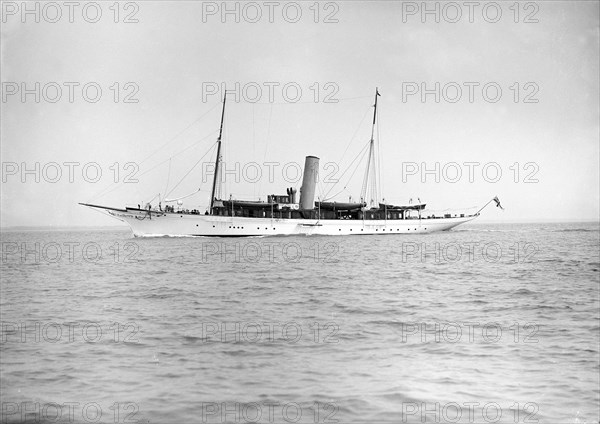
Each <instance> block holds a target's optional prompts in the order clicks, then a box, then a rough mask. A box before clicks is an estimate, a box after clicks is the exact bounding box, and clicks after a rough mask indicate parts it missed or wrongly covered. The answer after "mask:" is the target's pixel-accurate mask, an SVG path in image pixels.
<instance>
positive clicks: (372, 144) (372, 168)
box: [361, 88, 380, 206]
mask: <svg viewBox="0 0 600 424" xmlns="http://www.w3.org/2000/svg"><path fill="white" fill-rule="evenodd" d="M379 96H380V94H379V89H378V88H375V105H374V106H373V125H372V127H371V141H370V143H369V159H368V160H367V171H366V172H365V178H364V180H363V187H362V193H361V197H362V201H363V202H367V205H368V204H369V200H373V199H367V198H366V196H367V194H370V195H371V196H372V197H375V201H376V202H377V201H378V199H377V179H376V175H377V173H376V172H375V141H374V136H375V123H376V121H377V97H379ZM370 173H372V174H373V175H372V178H371V181H370V182H371V192H370V193H367V188H368V184H369V174H370ZM377 206H379V205H377Z"/></svg>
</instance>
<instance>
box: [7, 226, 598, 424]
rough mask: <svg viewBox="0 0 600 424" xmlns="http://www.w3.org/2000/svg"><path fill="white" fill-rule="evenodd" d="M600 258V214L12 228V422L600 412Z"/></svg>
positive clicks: (515, 417)
mask: <svg viewBox="0 0 600 424" xmlns="http://www.w3.org/2000/svg"><path fill="white" fill-rule="evenodd" d="M599 262H600V260H599V227H598V223H568V224H567V223H563V224H560V223H556V224H501V225H500V224H498V225H492V224H482V223H475V224H467V225H464V226H461V227H458V228H456V229H454V230H452V231H449V232H443V233H435V234H429V235H380V236H342V237H296V236H292V237H265V238H247V239H229V238H226V239H225V238H223V239H221V238H133V237H132V235H131V232H130V231H128V230H126V229H122V230H121V229H117V230H115V229H110V230H86V231H83V230H78V231H5V232H3V234H2V263H1V270H2V282H1V312H0V321H1V325H2V327H1V334H0V335H1V343H0V353H1V359H0V373H1V377H2V378H1V385H0V391H1V393H0V394H1V398H2V400H1V402H2V422H11V423H12V422H44V423H45V422H78V423H79V422H106V423H115V422H138V423H147V422H150V423H201V422H212V423H216V422H218V423H228V422H231V423H246V422H248V423H250V422H259V423H262V422H264V423H287V422H297V423H335V422H338V423H380V422H381V423H388V422H389V423H392V422H393V423H401V422H461V423H462V422H464V423H468V422H476V423H487V422H506V423H509V422H510V423H514V422H523V423H534V422H540V423H553V424H554V423H598V422H599V412H598V411H599V405H600V402H599V375H600V373H599V371H600V370H599V360H600V353H599V337H600V336H599V333H600V327H599V325H600V322H599V307H600V305H599V284H600V281H599V280H600V277H599V276H600V274H599V272H598V270H599V268H600V263H599ZM36 420H37V421H36Z"/></svg>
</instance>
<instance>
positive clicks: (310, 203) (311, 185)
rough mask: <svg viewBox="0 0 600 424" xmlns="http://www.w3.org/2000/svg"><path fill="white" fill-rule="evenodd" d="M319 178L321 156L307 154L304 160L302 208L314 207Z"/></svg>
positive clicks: (301, 194) (301, 190) (301, 191)
mask: <svg viewBox="0 0 600 424" xmlns="http://www.w3.org/2000/svg"><path fill="white" fill-rule="evenodd" d="M318 178H319V158H318V157H316V156H307V157H306V161H305V162H304V176H303V178H302V187H300V209H314V207H315V187H316V185H317V179H318Z"/></svg>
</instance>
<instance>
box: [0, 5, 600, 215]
mask: <svg viewBox="0 0 600 424" xmlns="http://www.w3.org/2000/svg"><path fill="white" fill-rule="evenodd" d="M421 4H422V3H421V2H392V1H385V2H383V1H382V2H373V1H369V2H360V1H352V2H329V3H320V4H317V6H318V7H316V6H315V5H314V3H313V2H297V3H293V2H275V4H274V5H273V6H268V4H267V5H265V3H263V2H258V3H252V4H251V5H250V6H248V5H247V4H246V3H240V4H238V5H237V6H236V3H234V2H231V3H228V4H227V7H228V8H229V9H230V10H232V11H234V12H232V13H229V14H226V15H222V13H221V12H222V10H221V7H222V3H221V2H204V3H202V2H192V1H181V2H130V3H120V4H119V6H120V7H119V8H118V10H117V8H115V7H114V6H111V5H113V3H112V2H109V3H108V2H107V3H99V8H100V10H101V15H98V8H97V7H96V4H91V3H89V2H80V3H79V4H78V5H77V6H76V7H74V8H73V9H69V7H68V6H67V5H64V3H61V2H58V3H53V4H52V5H50V6H48V5H47V4H46V3H43V2H40V3H35V2H31V3H28V4H27V7H28V8H29V9H30V11H32V12H31V13H26V14H23V10H22V3H21V2H4V3H3V4H2V8H3V10H2V65H1V66H2V68H1V71H2V103H1V106H2V112H1V121H2V123H1V136H2V148H1V153H2V164H3V165H2V166H3V168H2V178H3V181H2V214H1V224H2V226H3V227H9V226H42V225H50V226H68V225H114V224H116V223H117V221H114V220H111V219H110V218H107V217H103V216H102V215H100V214H97V213H94V212H93V211H91V210H88V209H86V208H84V207H82V206H78V205H77V203H78V202H91V203H97V204H102V205H108V206H113V207H123V206H125V205H137V204H143V203H145V202H148V201H150V200H153V199H154V200H153V203H157V202H158V200H157V199H158V197H155V196H157V195H158V193H160V194H161V198H162V199H164V196H165V194H167V193H169V197H171V198H176V197H181V196H186V195H188V194H191V193H193V192H194V191H196V190H198V189H200V191H199V192H198V193H197V194H196V195H194V196H191V197H189V198H187V199H185V202H186V203H185V205H186V207H188V208H190V209H192V208H199V209H201V210H202V211H204V209H205V208H206V205H207V204H208V198H209V193H210V178H209V177H210V175H209V174H208V171H209V170H208V169H207V168H206V166H203V163H209V162H210V161H211V160H214V149H213V150H211V148H213V147H214V143H215V141H216V137H217V133H218V127H219V120H220V113H221V109H220V108H221V105H220V102H221V97H222V91H221V84H222V83H226V84H227V87H228V88H230V89H235V88H236V87H239V92H238V93H234V94H233V95H231V96H230V97H229V98H228V106H227V110H226V118H225V133H224V134H225V136H224V139H223V141H224V144H223V146H224V160H225V161H226V163H227V165H226V166H227V168H228V169H229V170H230V171H232V172H231V173H230V174H229V175H228V177H227V183H226V184H225V193H226V196H227V197H228V196H229V194H232V195H233V197H235V198H238V199H258V198H264V197H265V196H266V195H267V194H270V193H280V194H285V189H286V187H290V186H294V187H296V188H299V186H300V185H301V180H300V177H299V176H298V177H297V176H296V172H295V171H296V168H297V166H296V164H299V165H302V166H303V164H304V157H305V156H306V155H315V156H318V157H319V158H320V159H321V168H320V169H321V179H322V180H323V179H324V178H325V177H327V176H329V180H332V179H335V178H339V179H340V183H339V184H338V185H337V186H336V187H334V188H333V189H331V190H330V189H329V188H330V187H329V186H330V184H327V183H326V182H324V181H322V182H321V184H320V187H319V190H318V191H319V193H320V195H322V196H323V195H325V194H326V193H327V192H329V193H330V194H335V193H340V194H339V196H338V197H337V198H335V199H334V200H339V201H347V200H348V196H350V195H353V197H354V199H358V197H359V196H360V188H361V185H362V177H363V174H364V170H363V165H364V162H365V160H364V159H363V162H362V165H361V166H360V167H359V169H358V170H357V171H356V172H355V173H354V174H353V172H354V168H355V166H354V165H355V164H356V163H355V164H354V165H353V166H351V167H350V170H349V171H348V172H347V173H346V174H343V172H344V170H345V169H346V168H347V167H348V165H349V164H350V163H351V162H352V160H353V159H354V158H355V157H356V156H357V155H359V154H360V152H361V149H362V148H363V147H364V146H365V145H366V144H367V143H368V141H369V138H370V132H371V128H370V124H371V120H372V111H373V109H372V105H373V96H374V92H375V87H379V91H380V93H381V97H379V100H378V102H379V103H378V106H379V130H378V131H376V135H377V134H378V135H379V137H378V145H379V146H380V159H381V170H380V171H381V177H382V180H383V186H382V194H383V196H384V197H385V198H386V201H388V202H392V203H402V204H404V203H408V201H409V199H411V198H412V199H414V200H415V201H416V199H417V198H420V199H421V200H422V201H424V202H427V203H428V205H430V206H431V208H433V209H438V210H439V209H446V208H462V207H470V206H474V205H483V204H484V203H485V202H487V201H488V200H489V199H491V198H492V197H494V196H495V195H497V196H499V198H500V200H501V201H502V204H503V206H504V208H505V211H504V212H502V211H500V210H499V209H496V208H494V209H490V210H488V211H486V213H485V214H484V216H485V217H486V218H488V219H495V220H500V221H502V220H507V221H512V220H528V221H530V220H537V219H539V220H557V221H560V220H589V219H597V218H598V215H599V192H600V190H599V180H600V177H599V144H600V143H599V118H600V117H599V103H598V102H599V81H598V78H599V77H598V75H599V66H598V64H599V56H598V55H599V50H600V49H599V7H598V4H599V3H598V2H596V1H569V2H560V1H551V2H546V1H540V2H521V3H518V7H515V3H514V2H513V1H510V2H498V3H490V2H480V4H479V5H478V6H477V7H475V8H474V9H471V10H470V9H469V8H468V7H467V6H465V5H464V3H463V2H458V3H452V4H448V3H445V2H440V3H437V2H429V3H428V7H429V8H430V10H432V11H435V8H436V7H437V8H439V9H438V10H439V16H437V17H436V15H435V13H429V14H425V15H422V13H421V12H422V10H420V8H421ZM56 5H58V7H57V6H56ZM456 5H458V6H459V8H457V7H456ZM497 5H499V8H498V7H496V6H497ZM111 7H112V8H111ZM236 7H237V10H238V11H239V17H238V16H236V12H235V10H236ZM36 8H37V11H39V13H38V12H36ZM117 12H118V13H117ZM498 12H500V13H501V14H500V15H499V14H498ZM58 13H60V14H58ZM298 13H301V14H300V15H299V14H298ZM36 14H38V16H36ZM70 14H71V16H69V15H70ZM436 18H437V19H438V20H439V22H436ZM36 19H38V20H39V22H36ZM236 19H237V20H239V22H236ZM115 20H116V21H117V22H115ZM23 21H25V22H23ZM53 21H56V22H53ZM70 21H72V22H70ZM94 21H97V22H94ZM125 21H129V22H125ZM136 21H137V22H136ZM315 21H316V22H315ZM515 21H517V22H515ZM36 83H39V89H37V88H36ZM236 83H237V86H236ZM436 84H437V85H436ZM84 86H85V87H86V91H85V92H83V90H82V89H83V87H84ZM284 86H286V90H285V91H284V90H283V87H284ZM257 87H259V88H260V89H261V91H260V92H257V90H256V88H257ZM269 87H271V90H272V92H271V93H270V88H269ZM436 87H439V89H438V88H436ZM484 87H485V89H484ZM98 88H99V89H100V90H101V97H98V96H97V90H98ZM23 89H26V90H29V91H28V92H27V93H28V94H25V95H23ZM58 89H60V94H61V96H60V98H58V93H59V92H58ZM297 89H300V90H301V93H300V94H299V95H297ZM423 89H426V90H429V91H427V93H428V94H425V96H424V97H423V96H422V94H423V93H422V90H423ZM458 89H460V93H459V91H458ZM70 90H72V93H70ZM498 90H501V91H498ZM70 94H72V98H71V99H70V98H69V97H70ZM270 94H272V98H270V97H271V96H270ZM459 95H460V96H459ZM36 97H39V98H38V99H36ZM236 97H237V98H236ZM436 97H439V99H437V100H439V102H436ZM459 97H460V98H459ZM470 97H471V98H470ZM36 100H39V102H36ZM315 100H316V102H315ZM207 152H208V153H207ZM206 153H207V155H206V156H204V158H203V155H205V154H206ZM359 156H360V155H359ZM198 161H200V162H199V163H198ZM265 162H275V163H276V164H275V165H265ZM36 163H37V164H39V165H36ZM69 163H70V164H69ZM115 163H116V164H117V165H116V166H115V165H114V164H115ZM196 163H198V165H197V166H196V167H195V168H193V166H194V164H196ZM236 163H238V165H235V164H236ZM254 163H256V164H258V166H259V167H260V169H261V172H262V177H261V178H257V177H256V173H255V171H256V168H257V166H256V165H254ZM436 163H437V165H436ZM126 164H128V165H126ZM286 164H287V165H286ZM36 166H38V168H37V170H36ZM236 166H237V167H238V168H237V169H239V171H238V176H239V183H236V182H235V179H236V176H235V175H234V174H235V172H236V171H235V170H236ZM436 166H437V167H439V168H438V171H436ZM24 167H25V168H27V169H28V170H30V171H31V172H29V173H27V172H25V173H23V171H24V169H23V168H24ZM84 167H85V170H86V174H85V175H83V170H84ZM284 168H285V171H286V173H287V178H286V177H284ZM424 168H427V169H428V170H430V171H431V173H429V174H423V171H424ZM98 169H99V170H101V171H102V175H101V176H100V177H99V178H96V171H97V170H98ZM117 169H118V170H119V172H118V173H117V172H116V171H117ZM270 169H271V170H272V171H273V178H272V181H269V180H270V179H271V178H270V176H269V170H270ZM484 169H485V171H484ZM57 170H59V171H60V172H61V173H62V174H61V175H57ZM70 171H72V175H71V176H70V175H69V173H70ZM470 171H472V175H469V174H470ZM498 171H500V172H501V175H497V172H498ZM457 172H461V175H458V174H457ZM186 174H187V177H186V178H184V179H183V180H182V177H184V176H185V175H186ZM352 174H353V178H352V179H350V180H349V181H347V180H348V177H350V176H351V175H352ZM436 174H437V175H436ZM244 176H246V180H247V181H244ZM70 177H71V179H72V181H70ZM127 177H129V179H133V180H134V181H136V180H137V182H130V183H125V182H124V181H126V180H127ZM296 177H297V178H296ZM436 177H437V178H439V182H436V181H435V180H436ZM36 178H37V179H38V180H39V181H38V182H36ZM115 179H116V180H117V181H118V183H117V184H114V180H115ZM95 180H97V181H95ZM180 180H182V182H181V183H180V184H178V183H179V182H180ZM203 180H204V181H203ZM254 180H256V182H252V181H254ZM53 181H54V182H53Z"/></svg>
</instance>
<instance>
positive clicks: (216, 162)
mask: <svg viewBox="0 0 600 424" xmlns="http://www.w3.org/2000/svg"><path fill="white" fill-rule="evenodd" d="M226 100H227V90H225V93H224V94H223V111H222V112H221V127H220V128H219V138H218V139H217V158H216V159H215V176H214V178H213V186H212V193H211V195H210V213H211V215H212V213H213V204H214V202H215V190H216V188H217V181H218V178H219V174H220V172H219V171H220V165H221V137H222V135H223V120H224V119H225V101H226ZM218 182H219V183H220V181H218Z"/></svg>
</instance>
